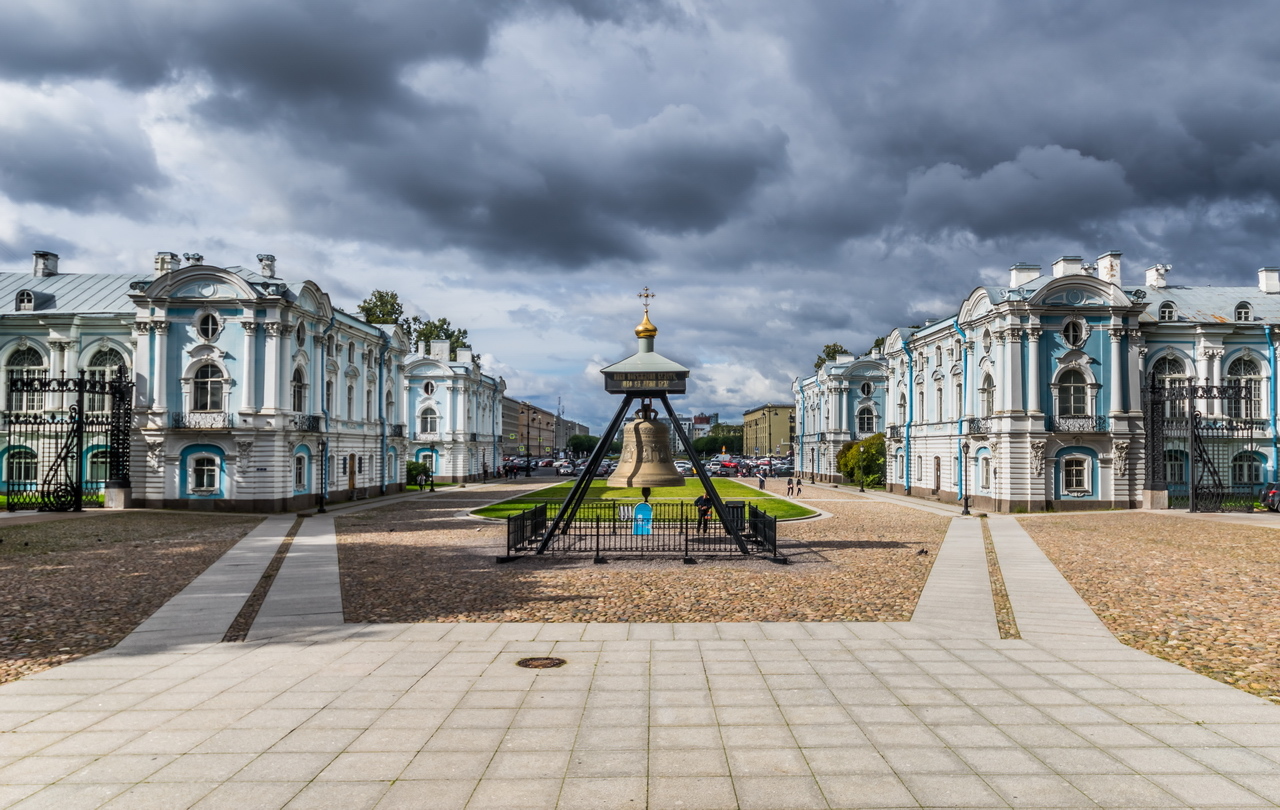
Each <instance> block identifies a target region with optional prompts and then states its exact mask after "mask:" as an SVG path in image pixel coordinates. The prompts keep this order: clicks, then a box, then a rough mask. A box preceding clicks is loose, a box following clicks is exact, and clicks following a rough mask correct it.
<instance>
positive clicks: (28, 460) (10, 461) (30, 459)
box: [4, 447, 40, 484]
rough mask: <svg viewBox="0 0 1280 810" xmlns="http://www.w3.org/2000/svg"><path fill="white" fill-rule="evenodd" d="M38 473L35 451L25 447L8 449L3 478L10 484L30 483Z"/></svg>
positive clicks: (37, 476) (35, 478) (36, 477)
mask: <svg viewBox="0 0 1280 810" xmlns="http://www.w3.org/2000/svg"><path fill="white" fill-rule="evenodd" d="M39 475H40V466H39V459H38V458H37V457H36V454H35V451H33V450H28V449H27V448H25V447H19V448H17V449H14V450H10V451H9V453H8V455H7V456H6V458H5V471H4V477H5V480H6V481H8V482H9V483H11V484H32V483H35V482H36V480H38V478H39Z"/></svg>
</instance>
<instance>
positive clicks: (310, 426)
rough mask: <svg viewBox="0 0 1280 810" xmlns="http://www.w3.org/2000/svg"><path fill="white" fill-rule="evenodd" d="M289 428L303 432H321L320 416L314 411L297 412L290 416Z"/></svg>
mask: <svg viewBox="0 0 1280 810" xmlns="http://www.w3.org/2000/svg"><path fill="white" fill-rule="evenodd" d="M289 429H290V430H300V431H302V432H303V433H319V432H320V417H319V415H317V414H314V413H295V414H294V415H293V416H291V417H289Z"/></svg>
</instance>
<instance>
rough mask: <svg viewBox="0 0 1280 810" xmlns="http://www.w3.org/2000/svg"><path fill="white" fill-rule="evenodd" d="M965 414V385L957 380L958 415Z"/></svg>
mask: <svg viewBox="0 0 1280 810" xmlns="http://www.w3.org/2000/svg"><path fill="white" fill-rule="evenodd" d="M963 415H964V385H963V384H962V383H961V382H960V381H959V380H956V417H957V418H958V417H961V416H963Z"/></svg>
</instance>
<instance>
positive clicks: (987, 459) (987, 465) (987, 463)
mask: <svg viewBox="0 0 1280 810" xmlns="http://www.w3.org/2000/svg"><path fill="white" fill-rule="evenodd" d="M978 469H979V475H978V480H979V481H981V482H982V488H983V489H991V456H983V457H982V458H981V459H979V467H978Z"/></svg>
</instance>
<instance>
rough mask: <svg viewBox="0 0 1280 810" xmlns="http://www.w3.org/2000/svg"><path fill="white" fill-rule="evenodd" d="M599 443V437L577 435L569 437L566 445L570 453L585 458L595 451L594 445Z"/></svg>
mask: <svg viewBox="0 0 1280 810" xmlns="http://www.w3.org/2000/svg"><path fill="white" fill-rule="evenodd" d="M599 443H600V437H599V436H584V435H583V434H581V433H579V434H577V435H576V436H570V437H569V441H568V442H567V443H566V445H567V449H568V450H569V452H570V453H574V454H576V455H583V456H585V455H586V454H588V453H590V452H591V451H592V450H594V449H596V445H597V444H599Z"/></svg>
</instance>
